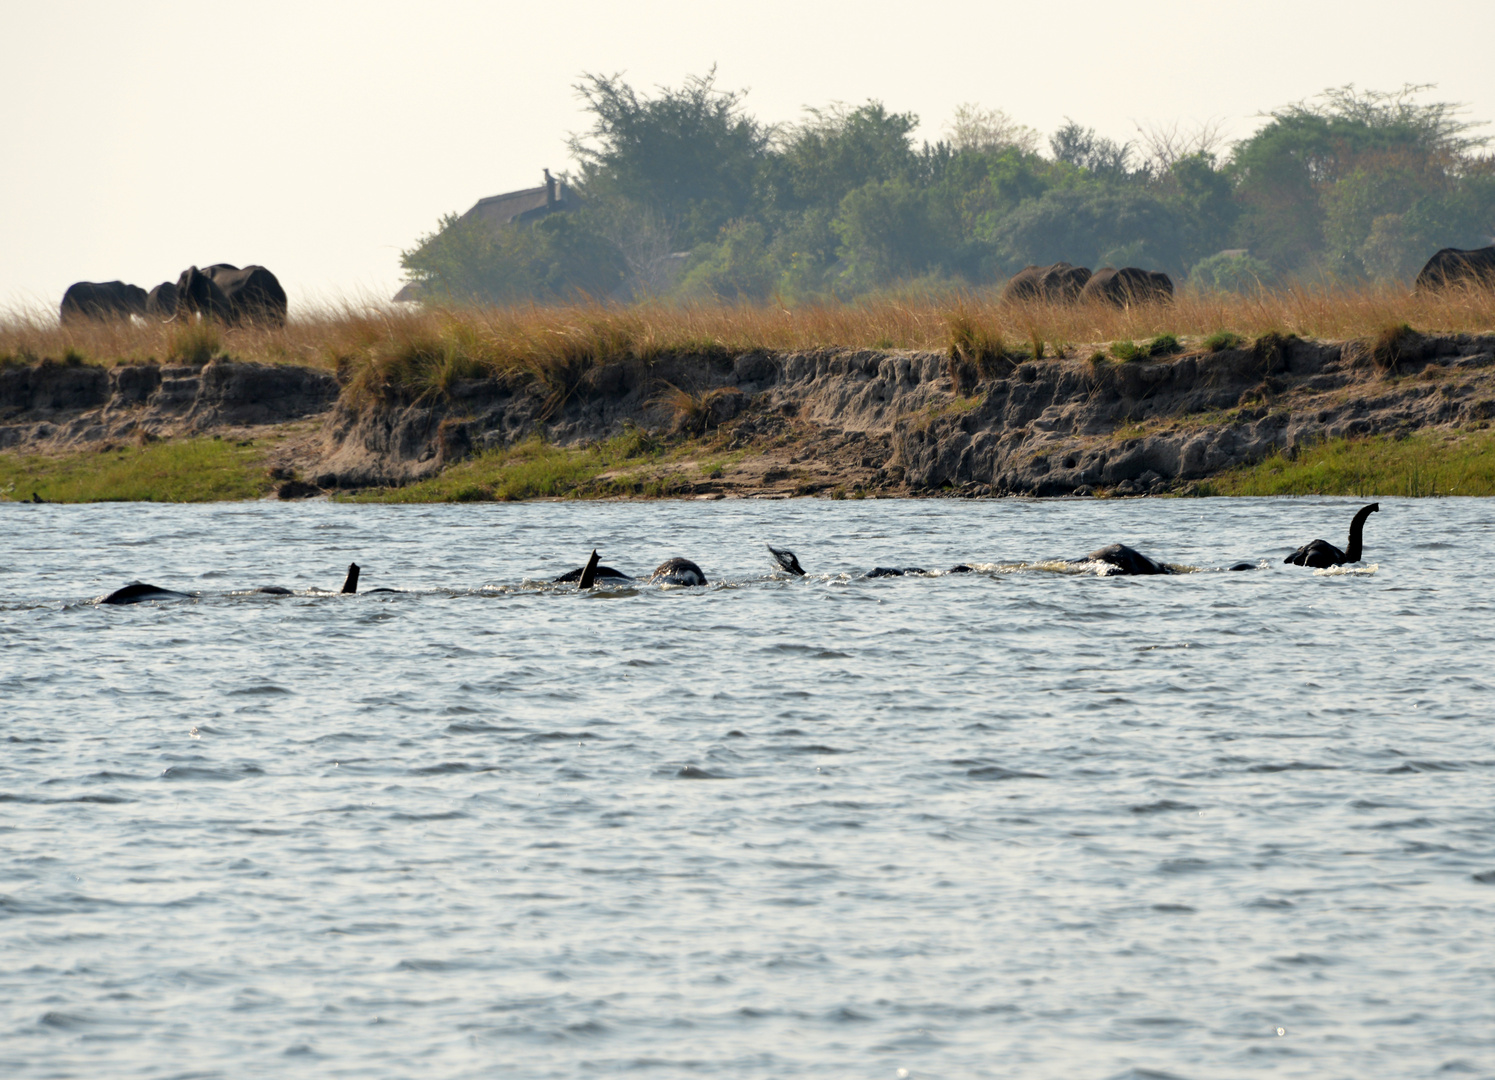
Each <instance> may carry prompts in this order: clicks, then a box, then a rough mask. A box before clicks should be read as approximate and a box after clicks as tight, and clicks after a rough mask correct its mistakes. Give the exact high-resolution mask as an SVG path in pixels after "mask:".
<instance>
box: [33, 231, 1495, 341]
mask: <svg viewBox="0 0 1495 1080" xmlns="http://www.w3.org/2000/svg"><path fill="white" fill-rule="evenodd" d="M1465 285H1476V286H1484V287H1486V288H1490V287H1495V246H1491V247H1485V248H1476V249H1474V250H1472V251H1464V250H1460V249H1459V248H1444V249H1443V250H1442V251H1439V252H1438V253H1437V254H1436V255H1434V256H1433V257H1432V258H1431V259H1429V260H1428V261H1427V265H1426V266H1424V267H1423V268H1422V272H1421V273H1419V274H1418V275H1417V283H1416V288H1417V290H1418V291H1420V292H1427V291H1433V290H1437V289H1444V288H1449V287H1456V286H1465ZM1002 299H1004V300H1010V301H1025V300H1043V301H1046V302H1048V303H1051V304H1073V303H1086V302H1090V301H1095V302H1099V303H1106V304H1114V305H1116V306H1118V307H1125V306H1127V305H1129V304H1138V303H1149V302H1152V303H1166V302H1167V301H1169V300H1172V299H1173V279H1172V278H1170V277H1169V276H1168V275H1167V274H1164V273H1161V272H1160V271H1156V270H1142V269H1139V268H1138V267H1135V266H1123V267H1122V268H1121V269H1120V270H1117V269H1116V268H1115V267H1112V266H1103V267H1101V269H1099V270H1097V271H1095V272H1094V273H1091V272H1090V270H1089V269H1088V268H1087V267H1084V266H1072V265H1070V264H1069V263H1067V262H1056V263H1053V264H1051V265H1049V266H1025V267H1024V268H1023V269H1022V270H1020V271H1018V272H1017V273H1016V274H1014V275H1013V276H1012V278H1011V279H1010V280H1009V281H1008V282H1007V284H1006V286H1005V287H1004V288H1003V289H1002ZM61 314H62V321H63V322H64V323H67V322H74V321H77V320H84V319H128V318H129V317H130V316H132V315H138V316H140V317H141V318H143V319H157V320H160V321H162V322H169V321H170V320H172V319H174V318H176V317H177V315H178V314H186V315H192V314H197V315H202V316H203V317H211V318H214V319H218V320H219V321H221V322H223V323H226V324H227V325H230V326H238V325H241V324H244V323H251V324H260V325H268V326H284V325H285V321H286V294H285V290H284V289H282V288H281V287H280V282H279V281H278V280H276V277H275V275H274V274H272V273H270V271H268V270H266V269H265V268H264V267H263V266H245V267H238V266H233V265H231V264H229V263H215V264H213V265H212V266H208V267H204V268H203V269H201V270H199V269H198V268H197V267H195V266H192V267H188V268H187V269H186V270H183V271H182V274H181V277H179V278H177V280H176V283H175V284H173V283H171V282H169V281H163V282H162V283H161V284H159V285H157V286H156V287H155V288H154V289H152V290H151V291H150V292H146V291H145V290H144V289H142V288H141V287H140V286H139V285H127V284H126V283H125V282H123V281H79V282H77V283H75V284H73V285H71V286H69V287H68V290H67V292H66V293H64V294H63V297H62V312H61Z"/></svg>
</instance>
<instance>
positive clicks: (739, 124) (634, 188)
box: [567, 68, 771, 247]
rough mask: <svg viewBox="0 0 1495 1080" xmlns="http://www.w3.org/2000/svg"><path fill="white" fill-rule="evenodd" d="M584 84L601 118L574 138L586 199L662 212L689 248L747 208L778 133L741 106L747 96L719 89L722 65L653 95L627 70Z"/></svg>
mask: <svg viewBox="0 0 1495 1080" xmlns="http://www.w3.org/2000/svg"><path fill="white" fill-rule="evenodd" d="M576 91H577V93H578V94H580V95H581V97H582V99H583V100H584V101H585V102H586V106H587V110H588V111H589V112H591V113H592V116H593V123H592V127H591V130H590V131H588V132H586V133H585V134H584V135H579V136H573V137H572V138H571V139H570V140H569V142H568V143H567V145H568V146H569V148H570V150H571V152H572V154H574V155H575V157H576V159H577V161H578V162H579V163H580V164H581V177H580V186H581V187H582V189H583V191H584V193H585V195H586V197H587V198H588V199H590V200H593V201H598V202H602V201H607V200H613V199H618V200H622V201H624V202H627V203H631V204H634V205H637V206H639V207H641V208H643V209H644V210H645V211H648V212H651V213H654V214H656V215H658V216H659V218H660V219H661V220H662V221H663V222H664V223H665V225H666V227H668V228H669V229H670V230H671V231H672V232H673V233H674V234H675V235H676V236H677V238H678V242H679V243H680V244H681V245H682V246H686V247H689V246H692V245H695V244H698V243H702V242H705V241H709V240H711V239H712V238H713V237H715V236H716V233H717V230H719V229H720V228H721V226H722V225H723V224H725V223H726V222H727V221H729V220H731V219H733V218H736V217H739V216H741V215H743V214H744V213H746V212H747V211H748V210H749V208H750V206H751V204H752V199H753V191H754V183H755V180H756V177H757V174H758V170H759V167H760V165H761V164H762V157H763V153H764V150H765V149H766V147H767V145H768V139H769V136H770V134H771V132H770V130H769V129H767V128H765V127H763V126H762V125H760V124H759V123H758V122H757V121H756V120H754V119H753V118H752V117H750V116H748V115H747V114H746V113H744V112H743V109H742V101H743V98H744V96H745V95H744V93H742V92H740V91H724V90H718V89H717V88H716V69H715V68H713V69H712V70H711V71H709V72H707V73H706V75H704V76H700V77H697V76H691V77H689V78H687V79H686V80H685V85H684V86H683V87H682V88H680V89H679V90H672V89H669V88H668V87H661V88H660V92H659V94H658V95H657V96H655V97H652V98H650V97H641V96H640V95H639V94H638V93H637V92H635V91H634V89H633V88H632V87H631V86H629V85H628V84H627V83H625V82H623V79H622V76H621V75H612V76H604V75H590V74H589V75H586V76H584V77H583V79H582V81H581V82H580V83H579V84H577V86H576Z"/></svg>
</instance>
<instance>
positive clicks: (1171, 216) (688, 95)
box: [402, 70, 1495, 302]
mask: <svg viewBox="0 0 1495 1080" xmlns="http://www.w3.org/2000/svg"><path fill="white" fill-rule="evenodd" d="M1431 89H1432V88H1431V87H1426V86H1406V87H1403V88H1401V89H1400V90H1396V91H1389V92H1381V91H1367V90H1358V89H1356V88H1355V87H1353V86H1347V87H1341V88H1337V89H1332V90H1328V91H1326V92H1325V93H1323V94H1322V95H1320V96H1318V97H1317V98H1313V99H1311V100H1307V101H1301V102H1296V103H1292V104H1289V105H1286V106H1283V107H1281V108H1279V109H1277V110H1275V111H1273V112H1270V113H1266V114H1264V115H1263V120H1264V123H1263V124H1262V125H1261V127H1260V128H1259V129H1258V130H1257V131H1256V132H1255V133H1254V134H1252V135H1251V136H1250V137H1248V138H1246V139H1244V140H1242V141H1241V142H1239V143H1237V144H1235V145H1234V146H1232V147H1229V148H1228V149H1222V147H1221V145H1220V140H1219V138H1218V133H1219V127H1218V124H1216V125H1204V126H1202V127H1201V128H1200V129H1199V130H1198V131H1193V132H1191V131H1186V130H1183V129H1181V128H1180V127H1179V126H1178V125H1177V124H1174V125H1172V126H1171V127H1158V128H1153V129H1148V130H1143V129H1139V132H1138V138H1137V139H1136V140H1134V141H1127V142H1117V141H1115V140H1113V139H1110V138H1107V137H1105V136H1102V135H1100V134H1098V133H1097V132H1096V131H1095V130H1094V129H1093V128H1089V127H1085V126H1083V125H1082V124H1080V123H1079V122H1077V121H1075V120H1070V119H1066V122H1065V124H1064V125H1063V126H1062V127H1060V128H1059V129H1058V130H1057V131H1055V132H1053V133H1052V134H1051V135H1050V136H1049V137H1048V139H1047V140H1046V147H1045V149H1046V151H1047V152H1046V153H1044V152H1040V145H1041V143H1044V142H1045V140H1043V139H1042V138H1041V136H1040V135H1039V133H1038V132H1036V131H1034V130H1033V129H1031V128H1027V127H1024V126H1022V125H1021V124H1019V123H1017V122H1016V121H1015V120H1013V119H1012V118H1011V117H1009V116H1008V115H1007V114H1006V113H1004V112H1002V111H1001V110H1000V109H992V108H984V107H982V106H980V105H978V104H974V103H968V104H965V105H962V106H960V108H959V109H958V110H957V111H956V114H955V117H954V119H953V120H952V121H951V122H950V123H949V124H947V125H946V127H945V129H944V132H945V134H946V135H947V136H948V138H947V139H944V140H941V141H937V142H934V143H927V142H926V143H922V144H916V142H915V139H914V132H915V131H916V130H917V128H918V125H919V118H918V117H916V116H914V115H913V114H912V113H901V112H894V111H891V110H889V109H888V108H887V106H885V105H884V104H883V103H882V102H879V101H867V102H863V103H862V104H859V105H854V106H853V105H847V104H841V103H837V104H832V105H829V106H826V107H824V108H813V109H807V110H806V112H805V116H804V118H803V120H801V121H800V122H799V123H796V124H787V125H780V126H774V125H770V124H766V123H763V122H761V121H759V120H757V119H756V118H755V117H753V116H752V115H751V114H750V113H749V112H748V111H747V109H746V93H745V92H744V91H737V90H723V89H721V88H719V87H718V86H717V83H716V74H715V71H714V70H712V71H708V72H707V73H706V74H705V75H702V76H697V77H691V78H688V79H686V80H685V82H684V84H683V85H682V86H680V87H679V88H670V87H659V88H657V89H656V90H655V92H653V93H652V94H650V93H643V92H640V91H638V90H637V89H635V88H634V87H633V86H631V85H630V84H628V83H627V82H626V81H625V80H624V78H623V76H621V75H599V74H588V75H585V76H583V77H582V79H581V81H580V82H579V83H578V84H577V86H576V91H577V94H578V96H579V97H580V99H581V101H582V103H583V106H584V108H585V110H586V112H587V114H588V115H589V116H590V118H591V125H590V127H589V128H588V130H586V131H585V132H583V133H581V134H579V135H576V136H573V137H572V138H571V139H570V141H569V143H568V146H569V148H570V151H571V153H572V155H573V158H574V168H573V170H572V171H571V173H570V174H569V175H568V177H567V179H568V182H569V184H570V188H571V192H572V194H573V196H574V197H575V200H576V202H577V204H579V209H569V210H568V211H567V212H566V213H564V214H551V215H549V216H546V217H543V218H541V219H540V220H538V221H530V222H515V223H512V224H509V225H503V226H494V225H491V224H483V223H477V222H472V221H461V220H459V219H458V218H456V216H455V215H450V216H448V217H445V218H443V219H442V220H441V221H440V222H439V223H438V225H437V228H436V229H435V231H433V232H432V233H431V234H429V235H427V236H425V237H423V238H421V240H420V241H418V242H417V244H416V245H415V247H413V248H412V249H410V250H409V251H406V252H404V253H403V256H402V265H403V266H404V267H405V270H406V273H407V275H408V276H409V277H410V279H411V280H412V281H414V282H416V283H417V285H418V286H419V287H420V291H421V295H422V296H423V297H426V298H435V299H441V300H450V301H458V302H467V301H474V302H512V301H516V300H537V301H541V302H545V301H551V300H562V299H570V298H575V297H577V296H580V295H586V296H592V297H596V298H627V297H633V296H639V295H645V294H652V295H676V296H682V297H694V298H713V297H715V298H720V299H723V300H734V301H735V300H752V301H762V300H766V299H768V298H770V297H777V298H778V299H780V300H781V301H784V302H792V301H795V300H806V299H812V298H817V297H828V296H839V297H851V296H855V295H858V294H861V293H864V292H867V291H870V290H877V289H886V288H893V287H898V286H899V285H900V283H902V284H907V283H909V282H911V281H918V282H923V283H926V284H937V283H948V284H953V285H975V286H979V285H988V284H995V283H998V282H1000V281H1002V280H1004V279H1005V278H1006V277H1007V276H1009V275H1010V274H1012V273H1013V272H1014V271H1016V270H1018V269H1021V268H1022V267H1023V266H1024V265H1027V264H1030V263H1039V264H1043V263H1050V262H1056V261H1059V260H1064V261H1068V262H1073V263H1076V264H1084V265H1089V266H1092V267H1099V266H1101V265H1104V264H1107V263H1110V264H1113V265H1123V264H1128V265H1138V266H1142V267H1145V268H1147V269H1154V270H1164V271H1166V272H1168V273H1169V274H1171V275H1173V276H1174V277H1175V278H1177V279H1180V280H1188V281H1190V282H1191V283H1192V284H1194V285H1196V286H1199V287H1208V288H1249V287H1254V286H1255V284H1257V283H1261V282H1265V281H1277V280H1286V279H1291V278H1311V279H1334V280H1341V281H1358V280H1368V279H1388V280H1408V279H1410V278H1411V277H1412V276H1413V275H1415V274H1416V272H1417V270H1418V269H1419V268H1420V267H1421V265H1422V263H1423V262H1424V261H1425V260H1426V259H1427V258H1428V257H1429V256H1430V255H1432V254H1433V252H1435V251H1436V250H1437V249H1438V248H1440V247H1478V246H1482V245H1484V244H1488V243H1491V242H1492V237H1495V159H1492V158H1491V157H1489V156H1486V155H1485V154H1484V147H1485V144H1486V140H1485V138H1483V137H1481V136H1480V135H1478V133H1477V132H1478V128H1479V127H1480V125H1479V124H1476V123H1474V122H1472V121H1470V120H1468V119H1466V118H1465V117H1464V115H1463V110H1462V109H1461V107H1459V106H1457V105H1454V104H1451V103H1448V102H1440V101H1430V100H1428V99H1427V95H1428V92H1429V91H1430V90H1431ZM1196 271H1197V272H1196Z"/></svg>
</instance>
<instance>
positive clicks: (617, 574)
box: [551, 551, 633, 589]
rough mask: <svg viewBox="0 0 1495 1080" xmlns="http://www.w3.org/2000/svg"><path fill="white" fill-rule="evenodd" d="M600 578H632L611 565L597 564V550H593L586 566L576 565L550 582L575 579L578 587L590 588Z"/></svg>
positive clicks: (558, 583)
mask: <svg viewBox="0 0 1495 1080" xmlns="http://www.w3.org/2000/svg"><path fill="white" fill-rule="evenodd" d="M588 569H590V570H591V572H592V573H591V576H590V578H589V577H588V576H587V571H588ZM601 578H607V579H611V580H613V581H632V580H633V578H632V576H631V575H629V574H625V573H623V571H621V570H614V569H613V568H612V567H611V566H601V565H599V564H598V561H597V552H596V551H593V552H592V558H590V559H588V560H587V565H586V566H578V567H577V568H576V569H575V570H567V571H566V572H565V573H564V574H562V575H561V576H560V577H558V578H552V579H551V584H553V585H564V584H566V583H567V582H572V581H575V582H577V583H578V586H579V587H580V588H583V589H590V588H591V587H592V583H593V582H595V581H597V580H598V579H601ZM583 581H585V582H586V584H581V583H582V582H583Z"/></svg>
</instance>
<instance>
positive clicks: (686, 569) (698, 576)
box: [649, 558, 709, 585]
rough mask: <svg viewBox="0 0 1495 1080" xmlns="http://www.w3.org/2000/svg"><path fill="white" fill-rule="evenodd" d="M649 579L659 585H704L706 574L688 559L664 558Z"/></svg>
mask: <svg viewBox="0 0 1495 1080" xmlns="http://www.w3.org/2000/svg"><path fill="white" fill-rule="evenodd" d="M649 580H650V581H651V582H655V583H657V584H660V585H706V584H709V582H707V580H706V575H705V574H704V573H703V572H702V571H701V568H700V567H699V566H697V565H696V564H695V563H693V562H691V561H690V560H689V559H680V558H675V559H666V560H665V561H664V562H662V563H660V564H659V565H658V566H656V567H655V568H654V573H652V574H650V575H649Z"/></svg>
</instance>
